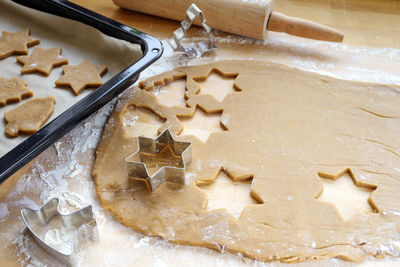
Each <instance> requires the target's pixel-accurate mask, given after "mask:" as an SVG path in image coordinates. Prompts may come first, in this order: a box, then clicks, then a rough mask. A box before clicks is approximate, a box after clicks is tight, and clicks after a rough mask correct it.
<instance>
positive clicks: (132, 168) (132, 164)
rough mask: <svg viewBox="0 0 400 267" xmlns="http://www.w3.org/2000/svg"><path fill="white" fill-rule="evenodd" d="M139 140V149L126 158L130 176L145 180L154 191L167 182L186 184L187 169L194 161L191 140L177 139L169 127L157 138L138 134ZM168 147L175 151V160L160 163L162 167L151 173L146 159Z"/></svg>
mask: <svg viewBox="0 0 400 267" xmlns="http://www.w3.org/2000/svg"><path fill="white" fill-rule="evenodd" d="M137 141H138V150H137V151H136V152H135V153H133V154H132V155H130V156H129V157H127V158H126V159H125V161H126V165H127V170H128V176H129V177H132V178H134V179H142V180H145V181H146V182H147V184H148V186H149V188H150V190H151V191H152V192H153V191H155V190H156V189H157V188H158V187H159V186H161V185H162V184H163V183H165V182H171V183H176V184H185V169H186V166H187V165H189V164H190V162H191V161H192V143H191V142H184V141H177V140H175V139H174V138H173V136H172V135H171V133H170V131H169V130H168V129H167V130H165V131H164V132H163V133H161V134H160V135H159V136H158V137H157V138H156V139H152V138H149V137H144V136H138V138H137ZM166 149H170V150H171V151H172V152H173V156H172V157H173V160H171V161H169V162H168V161H167V162H163V163H160V164H161V165H162V167H161V168H160V169H158V170H157V171H156V172H155V173H154V174H153V175H150V174H149V171H148V167H147V166H146V164H145V163H144V162H143V161H144V159H145V158H146V157H152V156H156V155H159V154H160V153H162V152H163V151H165V150H166Z"/></svg>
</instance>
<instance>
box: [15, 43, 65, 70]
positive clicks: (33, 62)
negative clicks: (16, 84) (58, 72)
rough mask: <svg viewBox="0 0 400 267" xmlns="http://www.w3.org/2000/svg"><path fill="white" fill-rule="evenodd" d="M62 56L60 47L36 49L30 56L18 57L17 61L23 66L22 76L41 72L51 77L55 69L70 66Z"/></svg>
mask: <svg viewBox="0 0 400 267" xmlns="http://www.w3.org/2000/svg"><path fill="white" fill-rule="evenodd" d="M60 54H61V48H59V47H57V48H50V49H43V48H40V47H35V48H34V49H33V52H32V54H30V55H29V56H20V57H17V61H18V62H20V63H21V64H23V67H22V70H21V74H27V73H32V72H40V73H43V74H44V75H46V76H49V74H50V72H51V70H52V69H53V68H54V67H57V66H61V65H64V64H68V60H67V59H66V58H63V57H62V56H61V55H60Z"/></svg>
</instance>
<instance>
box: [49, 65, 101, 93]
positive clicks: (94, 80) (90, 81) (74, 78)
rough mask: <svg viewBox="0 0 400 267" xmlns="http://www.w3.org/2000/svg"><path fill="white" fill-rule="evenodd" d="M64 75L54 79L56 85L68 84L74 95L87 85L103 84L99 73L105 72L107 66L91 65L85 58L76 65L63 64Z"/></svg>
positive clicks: (97, 85) (96, 85)
mask: <svg viewBox="0 0 400 267" xmlns="http://www.w3.org/2000/svg"><path fill="white" fill-rule="evenodd" d="M63 71H64V75H63V76H62V77H61V78H60V79H58V80H57V81H56V86H69V87H71V88H72V90H73V91H74V93H75V95H79V93H80V92H81V91H82V90H83V89H85V88H87V87H99V86H101V85H102V84H103V82H102V81H101V75H103V74H104V73H106V71H107V67H106V66H103V65H93V64H92V63H90V62H89V60H87V59H85V60H84V61H83V62H82V63H80V64H79V65H77V66H63Z"/></svg>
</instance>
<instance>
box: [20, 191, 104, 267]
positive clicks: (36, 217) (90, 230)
mask: <svg viewBox="0 0 400 267" xmlns="http://www.w3.org/2000/svg"><path fill="white" fill-rule="evenodd" d="M58 204H59V199H58V198H53V199H50V200H49V201H48V202H46V203H45V204H43V205H42V206H41V207H40V208H39V209H38V210H33V209H30V208H23V209H22V210H21V216H22V219H23V221H24V223H25V225H26V227H27V229H28V230H29V232H30V233H31V234H32V236H33V237H34V239H35V241H36V242H37V244H38V245H39V246H40V247H41V248H42V249H43V250H45V251H46V252H47V253H48V254H50V255H51V256H53V257H54V258H56V259H57V260H58V261H60V262H61V263H63V264H66V265H69V266H74V265H75V264H76V259H75V254H76V253H77V252H78V251H79V249H80V248H81V246H82V245H83V243H85V242H86V241H87V240H88V239H91V240H92V241H94V242H97V241H99V233H98V230H97V222H96V219H95V217H94V214H93V210H92V206H87V207H85V208H82V209H80V210H77V211H75V212H73V213H71V214H68V215H63V214H61V213H60V212H59V210H58ZM56 217H59V219H60V221H61V224H62V227H74V228H75V229H77V230H76V232H75V233H74V235H73V238H72V240H71V243H70V245H71V250H70V251H71V252H70V253H64V252H62V251H59V250H57V249H55V248H53V247H51V246H50V245H49V244H47V243H46V242H45V241H44V240H43V239H42V238H41V237H40V236H39V235H38V233H39V231H40V229H41V228H43V227H44V226H46V225H47V224H49V222H50V221H51V220H53V219H54V218H56Z"/></svg>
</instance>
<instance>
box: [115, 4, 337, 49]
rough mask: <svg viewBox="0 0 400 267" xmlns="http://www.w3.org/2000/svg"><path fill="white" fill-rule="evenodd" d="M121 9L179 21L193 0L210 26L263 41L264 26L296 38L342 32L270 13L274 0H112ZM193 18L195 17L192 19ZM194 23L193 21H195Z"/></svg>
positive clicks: (331, 38)
mask: <svg viewBox="0 0 400 267" xmlns="http://www.w3.org/2000/svg"><path fill="white" fill-rule="evenodd" d="M113 1H114V3H115V4H116V5H117V6H119V7H122V8H127V9H131V10H135V11H138V12H142V13H146V14H151V15H155V16H159V17H164V18H168V19H173V20H177V21H182V20H184V19H185V13H186V10H187V9H188V8H189V6H190V5H191V4H192V3H194V4H196V5H197V6H198V7H199V8H200V9H201V10H202V11H203V14H204V15H205V17H206V19H207V24H208V26H210V27H211V28H213V29H217V30H221V31H225V32H229V33H235V34H239V35H243V36H247V37H252V38H256V39H262V40H264V39H265V37H266V33H267V31H266V29H268V30H270V31H277V32H286V33H288V34H291V35H296V36H300V37H305V38H310V39H316V40H323V41H331V42H341V41H342V40H343V34H342V33H341V32H339V31H338V30H335V29H333V28H330V27H328V26H325V25H322V24H318V23H315V22H312V21H308V20H305V19H300V18H294V17H288V16H286V15H283V14H281V13H279V12H272V10H273V7H274V0H113ZM196 21H197V20H196ZM195 24H196V22H195Z"/></svg>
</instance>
